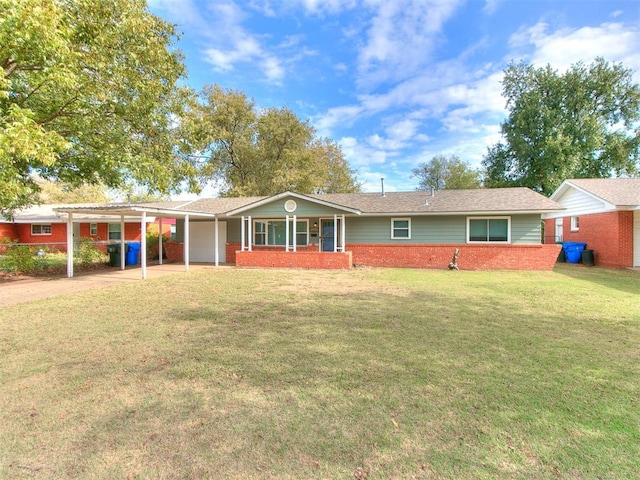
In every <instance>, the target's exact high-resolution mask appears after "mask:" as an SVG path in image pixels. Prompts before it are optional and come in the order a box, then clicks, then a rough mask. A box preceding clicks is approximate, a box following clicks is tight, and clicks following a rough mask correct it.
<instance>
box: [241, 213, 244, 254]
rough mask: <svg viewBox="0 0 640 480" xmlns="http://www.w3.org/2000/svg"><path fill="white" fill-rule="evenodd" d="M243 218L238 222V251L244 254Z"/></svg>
mask: <svg viewBox="0 0 640 480" xmlns="http://www.w3.org/2000/svg"><path fill="white" fill-rule="evenodd" d="M244 222H245V220H244V216H243V217H242V220H241V221H240V251H241V252H244V240H245V233H244Z"/></svg>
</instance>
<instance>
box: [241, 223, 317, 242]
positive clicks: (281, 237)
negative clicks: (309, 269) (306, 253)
mask: <svg viewBox="0 0 640 480" xmlns="http://www.w3.org/2000/svg"><path fill="white" fill-rule="evenodd" d="M286 236H287V222H286V220H256V221H255V222H253V244H254V245H267V246H283V247H284V245H285V239H286ZM308 243H309V222H308V221H307V220H297V221H296V245H307V244H308ZM289 245H293V222H292V223H291V224H290V225H289Z"/></svg>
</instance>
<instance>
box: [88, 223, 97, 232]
mask: <svg viewBox="0 0 640 480" xmlns="http://www.w3.org/2000/svg"><path fill="white" fill-rule="evenodd" d="M97 234H98V224H97V223H90V224H89V235H97Z"/></svg>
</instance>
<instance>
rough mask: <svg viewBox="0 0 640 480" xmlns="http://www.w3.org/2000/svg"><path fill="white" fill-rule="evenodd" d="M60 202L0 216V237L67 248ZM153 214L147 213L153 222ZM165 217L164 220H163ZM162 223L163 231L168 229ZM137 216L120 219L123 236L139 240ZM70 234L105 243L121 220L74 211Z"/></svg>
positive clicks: (112, 237)
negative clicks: (59, 209) (9, 219)
mask: <svg viewBox="0 0 640 480" xmlns="http://www.w3.org/2000/svg"><path fill="white" fill-rule="evenodd" d="M61 207H62V205H37V206H33V207H30V208H27V209H23V210H19V211H17V212H16V214H15V216H14V219H13V221H8V220H6V219H4V218H2V217H0V239H3V238H4V239H9V240H11V241H16V240H17V242H18V243H19V244H26V245H34V246H42V247H46V248H48V249H50V250H52V251H56V250H59V251H63V252H64V251H66V249H67V215H66V214H63V213H60V214H59V213H56V212H55V209H57V208H61ZM154 220H155V218H153V217H150V219H149V221H150V222H153V221H154ZM165 221H166V220H165ZM169 228H170V225H169V224H167V226H166V228H165V226H164V225H163V231H168V229H169ZM140 231H141V226H140V220H139V219H138V218H135V217H126V218H125V219H124V239H125V240H127V241H135V240H140ZM73 237H74V240H76V241H77V240H78V239H79V238H81V237H84V238H90V239H92V240H94V241H95V242H96V243H97V244H98V245H106V244H107V243H112V242H116V241H119V240H120V239H121V238H122V224H121V222H120V219H119V218H114V217H111V216H104V215H77V216H76V217H75V218H74V223H73Z"/></svg>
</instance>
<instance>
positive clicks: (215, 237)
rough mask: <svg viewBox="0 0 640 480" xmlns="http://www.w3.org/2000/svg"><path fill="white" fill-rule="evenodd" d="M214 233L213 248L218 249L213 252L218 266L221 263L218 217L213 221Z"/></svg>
mask: <svg viewBox="0 0 640 480" xmlns="http://www.w3.org/2000/svg"><path fill="white" fill-rule="evenodd" d="M213 235H214V237H213V248H215V250H216V251H215V252H214V253H213V258H214V261H215V264H216V267H217V266H218V265H219V264H220V255H218V217H216V218H215V219H214V221H213Z"/></svg>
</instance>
